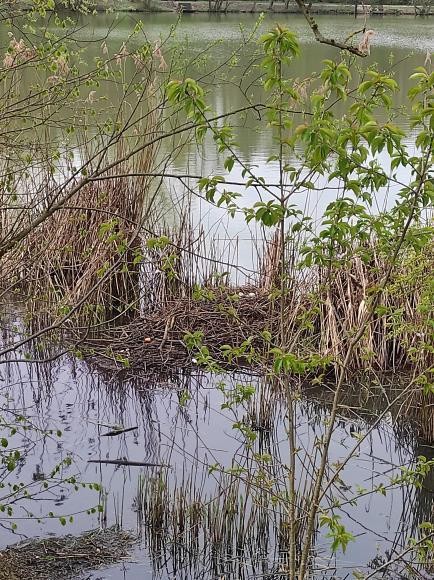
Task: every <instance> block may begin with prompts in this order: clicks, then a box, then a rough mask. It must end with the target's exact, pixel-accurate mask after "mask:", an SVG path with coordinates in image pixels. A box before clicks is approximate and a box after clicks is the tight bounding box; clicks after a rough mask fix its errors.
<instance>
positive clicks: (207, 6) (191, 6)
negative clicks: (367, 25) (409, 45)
mask: <svg viewBox="0 0 434 580" xmlns="http://www.w3.org/2000/svg"><path fill="white" fill-rule="evenodd" d="M214 5H215V2H211V3H210V2H200V1H199V2H196V1H194V0H193V1H192V2H189V1H181V2H177V1H173V0H160V1H158V0H121V2H119V3H117V4H116V6H115V7H111V9H112V10H114V11H117V12H186V13H196V12H197V13H206V12H219V13H226V14H229V13H232V14H233V13H240V14H249V13H250V14H259V13H261V12H269V13H274V14H299V13H300V10H299V8H298V6H297V4H296V3H295V2H291V3H290V4H289V5H287V4H286V3H284V2H275V3H274V4H272V5H270V2H248V1H244V0H238V1H237V0H235V1H226V2H222V3H221V6H220V7H219V8H215V7H214ZM95 9H96V10H97V11H101V12H105V11H106V10H107V9H108V5H107V3H106V2H97V3H96V5H95ZM366 10H367V11H368V13H369V14H370V15H372V16H375V15H380V16H387V15H390V16H399V15H402V16H415V15H419V14H421V13H424V14H425V12H424V11H423V8H422V6H414V5H401V4H399V5H398V4H391V5H386V4H371V5H370V4H367V5H364V6H363V4H361V3H356V5H355V4H354V3H352V4H350V3H348V4H344V3H316V4H312V5H311V7H310V11H311V13H312V14H345V15H348V14H356V15H360V16H362V15H364V14H365V11H366ZM425 15H432V11H430V9H429V8H428V14H425Z"/></svg>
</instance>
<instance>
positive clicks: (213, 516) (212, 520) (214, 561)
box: [135, 475, 289, 580]
mask: <svg viewBox="0 0 434 580" xmlns="http://www.w3.org/2000/svg"><path fill="white" fill-rule="evenodd" d="M270 499H271V495H270V493H269V492H268V491H267V490H263V491H261V490H259V489H258V488H257V487H256V486H249V485H245V484H243V483H242V482H241V480H240V478H239V477H237V476H232V475H224V476H222V478H221V480H220V482H219V484H218V486H217V490H216V492H215V494H213V495H209V494H204V495H202V494H200V493H198V492H197V490H195V489H194V487H193V486H192V485H191V480H189V479H186V480H183V481H182V482H181V483H180V484H179V486H177V487H176V488H175V489H171V488H170V484H169V482H168V481H167V480H165V477H164V476H160V477H158V476H156V477H154V478H149V479H147V478H144V477H141V478H140V479H139V483H138V492H137V498H136V505H135V507H136V510H137V515H138V522H139V526H140V529H141V530H142V532H143V535H144V537H145V539H146V542H147V545H148V549H149V550H150V553H151V556H152V560H153V565H154V568H155V570H156V571H161V570H162V569H166V571H167V572H168V573H169V575H170V577H173V576H174V575H175V576H176V578H202V577H203V578H205V577H210V576H209V575H211V574H212V577H214V575H215V576H217V577H220V576H224V577H225V578H228V579H233V580H235V579H238V578H240V579H244V578H246V579H247V578H250V577H252V575H253V577H257V576H258V575H259V576H261V575H268V574H272V575H273V576H272V577H273V578H285V577H287V575H286V571H287V559H288V551H289V544H288V542H289V536H288V533H287V530H288V522H287V514H286V510H285V509H283V508H282V506H281V505H279V504H276V505H273V502H272V501H270Z"/></svg>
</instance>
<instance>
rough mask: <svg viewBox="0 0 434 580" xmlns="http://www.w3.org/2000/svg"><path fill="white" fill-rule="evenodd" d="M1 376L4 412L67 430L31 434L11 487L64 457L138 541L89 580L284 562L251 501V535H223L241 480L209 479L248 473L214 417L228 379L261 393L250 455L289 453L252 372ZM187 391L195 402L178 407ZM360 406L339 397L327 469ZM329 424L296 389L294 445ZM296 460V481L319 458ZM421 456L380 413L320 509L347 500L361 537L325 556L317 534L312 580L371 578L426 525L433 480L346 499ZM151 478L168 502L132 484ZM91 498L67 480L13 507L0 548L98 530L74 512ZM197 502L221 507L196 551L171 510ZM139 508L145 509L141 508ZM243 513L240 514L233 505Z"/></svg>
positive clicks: (24, 369)
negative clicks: (96, 486)
mask: <svg viewBox="0 0 434 580" xmlns="http://www.w3.org/2000/svg"><path fill="white" fill-rule="evenodd" d="M2 379H3V380H2V385H3V386H2V389H1V394H2V396H3V397H4V400H5V401H6V403H4V407H6V408H9V409H11V410H14V411H18V412H23V413H25V414H26V416H27V417H28V418H29V419H30V420H31V421H32V423H33V424H34V425H37V426H38V427H40V428H41V429H54V430H57V429H60V430H61V431H62V433H63V435H62V437H60V438H56V437H52V436H48V435H46V436H45V435H44V436H38V437H35V439H34V441H33V442H34V445H32V444H31V443H30V442H29V440H28V434H26V436H25V438H23V440H22V444H21V445H22V447H21V448H22V449H24V450H25V453H24V457H25V462H23V464H22V467H21V468H20V470H19V474H18V480H20V481H26V480H32V478H33V480H35V479H37V475H38V474H41V473H44V474H47V473H49V472H50V471H51V470H52V469H53V468H54V466H55V465H56V464H57V463H58V462H59V461H61V460H62V459H64V458H65V457H67V456H71V457H72V458H73V464H72V466H71V467H70V468H68V469H67V470H65V473H64V475H65V476H66V475H68V476H71V475H73V474H75V473H77V474H81V479H82V480H83V481H87V482H97V483H100V484H101V485H102V486H103V487H104V490H105V492H106V494H107V496H106V512H105V522H104V523H105V524H107V525H111V524H115V523H121V524H122V525H123V526H124V527H126V528H127V529H132V530H134V531H138V532H139V533H140V534H141V536H142V539H141V541H140V543H139V545H138V547H137V548H136V550H135V551H134V553H133V556H132V559H131V561H127V562H125V563H122V564H120V565H117V566H114V567H112V568H110V569H108V570H99V571H98V572H95V573H94V574H91V575H88V574H86V576H85V577H86V578H89V579H90V578H94V579H95V580H96V578H101V579H102V578H107V579H108V578H111V579H121V578H128V579H130V580H132V579H135V578H143V579H147V578H149V579H150V578H162V579H167V580H168V579H173V578H214V577H215V578H218V577H221V576H222V577H225V578H231V579H234V580H235V578H260V577H264V576H263V575H264V574H265V573H267V574H269V576H267V575H265V577H267V578H279V577H280V576H279V575H278V570H279V562H280V561H281V560H282V557H283V556H282V554H283V553H284V546H281V545H280V546H279V543H278V541H277V539H276V535H275V534H276V531H275V530H274V528H273V525H275V524H276V521H277V522H278V521H279V513H278V510H277V508H276V513H274V514H272V513H268V519H269V521H267V526H266V529H264V528H263V527H262V528H261V525H262V526H263V521H262V522H261V519H260V517H259V516H260V515H261V513H260V510H259V511H258V509H257V507H256V508H255V507H254V504H255V502H254V501H253V495H252V497H251V500H252V503H251V504H249V506H248V509H247V515H249V513H250V510H252V513H253V515H252V516H251V517H252V518H253V519H252V520H251V521H250V524H249V526H247V525H246V524H245V523H244V524H242V523H240V522H238V527H237V524H235V526H234V527H235V532H233V533H235V534H236V535H235V539H234V537H233V536H232V535H231V534H230V533H228V534H227V536H226V535H225V533H224V532H223V529H224V527H225V526H227V525H228V523H227V522H226V521H225V511H224V510H223V507H222V505H223V504H222V495H223V496H225V495H226V496H228V495H229V492H230V490H231V489H232V487H231V484H232V486H233V485H234V484H235V483H236V482H237V481H238V478H237V477H236V476H234V477H233V478H232V479H231V477H226V479H225V478H223V479H222V478H220V476H219V474H218V471H210V466H212V465H215V464H220V465H221V466H224V467H225V468H230V467H234V466H244V467H247V466H249V465H250V464H251V456H250V457H249V455H250V454H249V452H248V451H246V448H245V446H244V445H243V437H242V436H241V435H240V433H239V432H237V431H236V430H234V428H233V424H234V421H235V417H234V416H233V415H232V414H231V413H230V412H228V411H222V409H221V404H222V403H223V402H224V398H223V396H222V393H221V392H220V390H219V389H218V388H217V387H218V385H220V384H221V382H222V381H224V382H225V384H226V385H227V387H228V388H230V387H233V386H234V385H235V384H236V383H239V382H244V383H246V382H249V383H250V384H251V383H253V384H254V385H255V386H256V392H257V395H256V396H255V398H254V400H253V402H252V403H250V404H249V405H248V406H247V407H246V409H245V410H244V411H243V412H241V413H238V414H237V417H236V419H237V420H245V421H246V423H249V424H251V425H256V433H257V436H258V437H257V440H256V441H255V443H254V446H253V451H255V452H257V453H258V452H259V453H269V454H270V456H272V457H273V458H274V459H275V460H276V461H277V464H279V462H280V461H281V462H282V463H283V464H285V458H286V457H287V456H288V442H287V437H286V435H285V430H284V425H285V423H286V419H285V414H286V411H285V403H284V401H282V400H281V398H280V397H279V396H278V395H276V394H273V389H271V388H269V387H268V388H267V386H266V385H264V384H263V383H261V382H260V381H259V380H258V379H255V378H251V377H250V378H249V377H245V376H244V377H243V376H238V377H234V376H218V377H211V376H207V375H203V374H202V373H199V372H198V373H193V374H191V375H188V374H182V373H180V374H179V375H178V376H177V377H175V378H173V377H172V378H165V379H164V378H163V379H162V378H161V377H160V378H159V379H158V380H156V379H155V377H140V378H139V377H137V378H136V379H131V380H129V381H121V380H119V379H117V378H114V377H110V378H109V377H107V376H104V373H101V372H98V371H97V370H96V369H95V368H92V367H89V366H88V365H87V364H86V363H83V362H77V361H74V360H69V359H60V360H58V361H57V362H55V363H50V364H47V365H39V366H38V367H34V366H32V365H28V364H25V363H9V364H8V365H6V366H4V367H3V370H2ZM186 392H188V393H189V398H188V399H187V400H186V402H185V404H182V405H180V401H181V400H182V398H183V394H185V393H186ZM377 394H378V393H377ZM378 398H379V399H380V397H378ZM319 399H322V401H321V400H319ZM358 404H359V403H358V402H357V396H356V397H355V398H353V399H349V400H348V401H345V405H344V407H345V410H343V411H342V413H341V416H340V419H339V421H338V426H337V429H336V430H335V432H334V436H333V443H332V447H331V461H332V462H333V463H335V462H338V461H340V460H343V459H344V458H345V457H346V455H347V453H348V451H349V449H350V448H352V447H353V446H354V444H355V442H356V437H357V434H360V433H365V432H366V431H367V430H368V429H369V428H370V425H372V423H373V421H374V418H375V416H376V415H378V414H380V413H381V411H382V410H383V409H382V406H381V403H379V404H377V405H375V404H374V406H373V408H372V409H371V412H370V413H367V414H364V416H360V415H359V411H358ZM326 416H327V397H326V400H324V397H323V396H322V397H319V396H318V393H317V392H312V393H310V392H309V391H308V392H305V393H303V396H302V397H301V400H300V402H299V403H298V405H297V409H296V423H297V445H298V446H299V447H300V448H301V449H304V450H305V452H304V453H308V450H312V444H313V442H314V440H315V438H317V437H319V436H320V435H321V433H322V431H323V428H324V423H323V421H324V420H325V419H326ZM115 425H118V426H122V427H125V428H128V427H137V429H136V430H134V431H131V432H128V433H124V434H121V435H118V436H116V437H105V436H104V433H107V432H109V431H110V430H111V429H112V428H113V427H114V426H115ZM31 437H32V436H31ZM14 443H15V444H16V445H18V447H20V442H19V441H16V440H14ZM426 451H427V449H425V450H424V452H425V454H426ZM310 452H311V451H310ZM304 453H303V452H302V453H301V454H300V456H299V457H300V465H299V468H300V473H302V470H301V467H302V465H301V464H302V463H305V462H306V460H307V458H308V457H309V461H313V464H315V462H316V458H315V457H314V455H313V456H311V457H310V456H309V455H305V454H304ZM420 453H421V448H420V447H418V445H417V442H416V440H415V438H414V437H412V436H411V431H408V430H406V429H401V428H400V427H399V423H398V424H396V423H395V422H394V421H393V417H392V415H390V414H388V415H387V416H386V420H384V421H382V422H381V423H380V424H379V425H378V426H376V427H375V428H373V429H372V431H371V433H370V434H369V436H368V437H367V438H366V440H365V441H364V442H363V444H362V445H361V447H360V449H359V451H358V452H357V454H356V458H355V459H353V460H352V461H351V462H350V464H349V465H348V467H347V468H346V469H345V470H344V472H343V474H342V482H341V483H340V484H339V485H337V486H335V487H334V488H333V489H332V490H331V492H330V494H329V495H328V496H327V498H326V500H325V501H326V503H327V504H329V503H330V502H332V501H333V498H334V499H336V498H339V499H340V500H341V501H342V502H345V503H344V505H343V506H342V508H341V510H340V512H339V513H340V514H341V516H342V521H343V523H345V525H346V526H347V528H348V530H349V531H351V533H353V534H354V536H355V538H356V541H355V542H354V543H350V545H349V546H348V549H347V551H346V553H345V554H342V553H340V554H338V555H337V556H336V557H334V558H330V557H328V556H327V554H328V551H327V547H328V546H329V544H330V540H329V539H328V538H326V537H325V533H322V534H320V535H319V536H317V538H316V542H315V552H316V553H317V558H316V568H315V575H314V577H315V578H322V577H324V578H326V577H335V578H344V577H346V574H348V573H349V572H352V570H354V569H359V570H365V569H366V567H367V566H368V567H369V566H374V565H375V564H376V565H379V564H380V563H381V562H382V561H383V558H385V557H386V556H387V557H389V558H390V557H392V556H393V555H394V554H398V553H399V552H400V551H401V550H403V549H404V548H405V546H406V542H407V540H408V537H410V536H412V535H414V536H416V535H417V526H418V524H419V523H420V522H422V521H429V520H430V518H431V514H432V506H433V503H432V498H433V495H432V494H433V492H434V487H433V484H434V482H432V481H431V479H432V478H431V479H429V480H427V481H426V482H425V485H424V486H423V488H422V489H419V490H416V491H415V490H411V489H410V488H403V489H402V488H401V489H395V490H392V491H388V492H387V495H386V496H383V494H382V493H372V494H369V495H367V496H366V497H362V498H361V499H359V500H358V502H357V505H356V506H351V505H350V503H349V502H350V500H351V498H352V497H354V496H356V495H357V493H358V491H357V489H358V487H357V486H360V487H363V488H365V489H366V490H369V491H372V490H373V489H374V488H375V486H378V485H380V484H384V485H385V486H387V485H388V483H389V482H390V478H391V477H393V476H394V475H399V473H400V466H402V465H407V466H408V465H410V464H412V462H413V461H414V459H415V457H416V456H417V455H418V454H420ZM89 459H92V460H95V459H102V460H104V459H127V460H129V461H139V462H143V461H144V462H151V463H161V464H164V465H165V466H168V467H164V468H140V467H116V466H115V467H114V466H112V465H98V464H91V463H87V461H88V460H89ZM308 471H309V470H308ZM270 473H273V476H274V477H275V478H276V480H275V481H276V483H275V485H276V488H279V489H280V488H281V486H284V485H285V481H284V468H282V467H279V469H278V471H276V472H274V471H273V470H272V469H271V468H270ZM158 478H162V480H163V481H164V482H166V484H167V495H165V494H162V495H160V494H159V493H156V489H157V488H155V487H154V488H152V487H151V488H150V491H149V492H148V493H142V494H140V493H138V489H139V487H140V481H141V482H142V485H145V487H146V486H150V485H151V483H152V482H154V481H155V480H156V479H158ZM279 478H281V479H280V480H279ZM305 481H306V475H304V476H303V477H302V478H301V480H300V481H299V486H300V489H302V488H303V485H305ZM241 489H242V488H241ZM245 493H246V492H245V491H244V494H245ZM184 496H185V497H184ZM97 497H98V494H96V493H95V492H93V491H90V490H88V489H80V490H79V491H73V490H71V489H70V486H67V485H61V486H60V487H59V488H57V489H55V490H52V491H47V492H43V493H42V494H41V496H40V498H39V499H40V500H42V501H39V502H36V501H34V500H29V501H23V502H20V507H19V510H18V511H16V512H15V514H16V515H17V516H18V520H17V521H18V528H17V530H16V531H15V533H14V535H12V534H6V533H3V535H2V543H3V544H8V543H12V542H13V541H14V540H18V539H22V538H28V537H33V536H39V535H47V534H61V533H65V532H66V531H67V532H71V533H77V532H80V531H82V530H86V529H90V528H93V527H96V526H98V524H99V522H100V521H101V516H100V515H98V514H96V515H88V514H86V513H84V514H83V513H81V512H82V511H83V510H84V509H87V508H89V507H91V506H93V505H95V503H96V502H97V501H98V499H97ZM181 499H184V501H185V505H184V504H183V503H182V501H181ZM172 500H173V502H174V504H173V506H171V503H170V502H171V501H172ZM198 501H201V502H203V504H204V505H207V504H208V503H211V504H212V505H214V504H215V505H216V509H217V514H215V515H214V516H213V517H208V521H207V523H203V522H201V523H200V524H197V528H198V529H197V530H196V531H197V535H198V544H195V543H194V542H193V541H192V539H191V536H192V535H194V534H192V530H191V529H189V525H190V524H191V520H189V518H188V515H185V514H184V518H185V522H184V523H182V521H181V520H182V518H183V516H182V515H181V512H179V513H178V512H177V509H176V506H177V505H181V506H182V505H184V508H185V511H186V512H187V511H188V507H187V506H188V505H194V503H195V502H198ZM256 501H257V498H256ZM177 502H178V503H177ZM141 504H143V506H145V507H143V510H140V509H139V510H138V506H140V505H141ZM219 509H220V510H222V512H221V513H222V514H223V516H221V515H220V517H221V518H222V519H220V518H219V511H218V510H219ZM238 509H239V510H240V512H242V509H241V508H238ZM26 510H29V511H31V512H32V513H33V514H34V517H35V518H44V517H45V516H46V515H47V513H48V512H50V511H52V512H54V514H55V516H60V515H67V516H69V515H70V514H75V515H74V521H73V523H68V524H67V527H66V528H64V527H63V526H62V525H61V524H60V523H59V521H58V520H57V519H50V518H48V519H43V520H42V523H38V522H37V521H36V520H35V519H34V518H30V519H27V518H26ZM161 510H162V511H163V512H165V510H167V513H165V514H164V517H162V519H161V521H160V520H158V521H159V522H160V525H157V524H156V523H155V521H156V515H155V513H156V512H157V513H158V512H159V511H161ZM262 516H263V514H262ZM226 517H227V514H226ZM275 518H276V519H275ZM228 519H229V520H230V518H228ZM240 520H241V518H240ZM222 521H224V522H225V523H222ZM212 526H215V527H216V529H217V530H218V531H220V530H219V526H221V527H222V529H221V536H220V539H219V540H218V541H216V540H215V539H212V538H211V539H210V538H209V536H207V534H210V527H212ZM239 528H241V532H240V533H243V534H244V535H245V540H244V542H245V545H244V546H242V548H241V549H240V551H239V552H238V553H236V548H237V541H236V540H237V534H238V529H239ZM193 531H194V530H193ZM249 534H250V535H251V537H250V535H249ZM216 535H218V534H217V532H216ZM207 537H208V540H207ZM279 547H280V549H279ZM217 550H219V551H220V553H219V554H218V556H219V557H216V555H215V553H214V557H213V551H214V552H216V551H217ZM234 550H235V552H234ZM255 550H257V552H255ZM368 569H369V568H368ZM371 570H372V569H371ZM273 571H274V572H273ZM219 574H220V575H221V576H219ZM273 574H274V575H273ZM282 577H283V576H282ZM350 577H351V576H350Z"/></svg>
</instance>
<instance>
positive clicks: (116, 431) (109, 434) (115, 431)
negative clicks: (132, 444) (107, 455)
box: [101, 425, 138, 437]
mask: <svg viewBox="0 0 434 580" xmlns="http://www.w3.org/2000/svg"><path fill="white" fill-rule="evenodd" d="M135 429H138V427H137V425H136V426H135V427H126V428H125V429H113V431H108V432H107V433H103V434H102V435H101V437H116V435H121V434H122V433H128V432H129V431H134V430H135Z"/></svg>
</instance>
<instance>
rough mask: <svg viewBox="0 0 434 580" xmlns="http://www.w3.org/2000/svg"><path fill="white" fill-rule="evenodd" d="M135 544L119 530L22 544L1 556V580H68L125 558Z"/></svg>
mask: <svg viewBox="0 0 434 580" xmlns="http://www.w3.org/2000/svg"><path fill="white" fill-rule="evenodd" d="M134 542H135V538H134V536H133V535H132V534H130V533H128V532H126V531H123V530H119V529H118V528H116V527H112V528H108V529H105V530H93V531H90V532H85V533H84V534H82V535H80V536H72V535H68V536H63V537H60V538H45V539H37V540H29V541H27V540H26V541H25V542H20V543H18V544H15V545H13V546H10V547H8V548H6V549H5V550H3V551H2V552H0V580H28V579H29V578H32V580H67V579H68V578H74V577H76V576H77V575H78V574H80V573H81V572H83V571H85V570H94V569H97V568H100V567H102V566H107V565H110V564H114V563H115V562H118V561H120V560H122V559H123V558H125V557H126V556H127V555H128V552H129V550H130V549H131V547H132V545H133V544H134Z"/></svg>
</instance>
